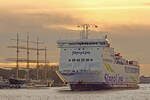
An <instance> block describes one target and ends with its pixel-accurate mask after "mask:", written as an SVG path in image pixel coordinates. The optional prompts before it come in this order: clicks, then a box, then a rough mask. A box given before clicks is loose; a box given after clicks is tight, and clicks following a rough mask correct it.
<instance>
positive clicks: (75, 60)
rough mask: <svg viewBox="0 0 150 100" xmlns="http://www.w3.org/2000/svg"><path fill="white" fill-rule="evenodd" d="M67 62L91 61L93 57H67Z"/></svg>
mask: <svg viewBox="0 0 150 100" xmlns="http://www.w3.org/2000/svg"><path fill="white" fill-rule="evenodd" d="M68 61H69V62H84V61H86V62H88V61H93V59H88V58H87V59H85V58H82V59H68Z"/></svg>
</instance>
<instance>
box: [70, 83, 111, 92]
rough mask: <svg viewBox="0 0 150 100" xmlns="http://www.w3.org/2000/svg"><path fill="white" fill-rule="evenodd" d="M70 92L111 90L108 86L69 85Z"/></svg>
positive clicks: (103, 84)
mask: <svg viewBox="0 0 150 100" xmlns="http://www.w3.org/2000/svg"><path fill="white" fill-rule="evenodd" d="M70 87H71V90H100V89H111V88H112V87H110V86H109V85H108V84H105V83H102V84H70Z"/></svg>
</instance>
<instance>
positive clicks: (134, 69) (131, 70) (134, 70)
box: [125, 67, 139, 73]
mask: <svg viewBox="0 0 150 100" xmlns="http://www.w3.org/2000/svg"><path fill="white" fill-rule="evenodd" d="M125 72H126V73H139V69H138V68H130V67H125Z"/></svg>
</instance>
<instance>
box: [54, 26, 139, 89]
mask: <svg viewBox="0 0 150 100" xmlns="http://www.w3.org/2000/svg"><path fill="white" fill-rule="evenodd" d="M81 27H83V32H82V38H81V39H77V40H58V41H57V45H58V48H60V61H59V64H60V66H59V73H60V74H61V75H62V77H63V78H64V79H65V81H66V82H67V83H68V84H69V85H70V88H71V90H99V89H111V88H138V81H139V80H138V78H139V64H138V62H137V61H131V60H127V59H125V58H123V57H122V56H121V54H120V53H116V52H115V50H114V48H113V47H112V46H111V44H110V41H109V40H108V39H107V35H106V36H105V38H100V39H88V29H89V27H90V25H89V24H84V25H82V26H81ZM95 27H97V26H95Z"/></svg>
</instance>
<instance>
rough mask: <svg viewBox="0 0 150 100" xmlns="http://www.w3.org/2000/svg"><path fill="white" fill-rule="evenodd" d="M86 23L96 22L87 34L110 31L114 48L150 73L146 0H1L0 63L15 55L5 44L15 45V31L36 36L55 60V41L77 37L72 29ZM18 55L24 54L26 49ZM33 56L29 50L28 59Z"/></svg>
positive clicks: (149, 20)
mask: <svg viewBox="0 0 150 100" xmlns="http://www.w3.org/2000/svg"><path fill="white" fill-rule="evenodd" d="M85 23H89V24H97V25H98V26H99V28H98V29H96V30H95V31H97V32H90V33H89V34H90V35H89V37H91V38H96V37H97V38H98V37H99V38H100V37H102V36H103V35H104V34H103V32H109V33H110V34H108V37H109V38H110V39H111V41H112V46H113V47H114V48H115V49H116V51H117V52H121V53H122V55H123V56H124V57H126V58H128V59H131V60H132V59H133V60H138V61H139V62H140V64H142V67H141V69H142V70H141V71H142V74H145V75H150V71H149V70H150V68H149V67H150V66H149V65H150V54H149V52H150V46H149V43H150V1H149V0H0V46H1V53H0V64H2V63H6V62H7V61H5V59H6V58H11V57H15V50H13V49H8V48H7V46H9V45H15V42H12V41H11V40H10V39H11V38H15V37H16V33H17V32H20V33H21V34H19V36H20V38H22V39H26V33H27V32H29V33H30V39H31V40H33V41H36V37H37V36H39V37H40V40H41V41H44V42H45V45H44V46H47V48H48V59H49V61H50V62H58V61H59V50H58V49H57V47H56V41H57V40H58V39H78V38H79V34H80V32H79V30H74V29H77V28H76V26H77V25H80V24H85ZM100 31H101V32H100ZM22 45H25V44H22ZM41 47H42V46H41ZM20 55H21V56H23V55H24V56H25V55H26V53H25V51H24V52H23V53H22V54H20ZM41 55H43V54H41ZM35 56H36V53H32V55H31V59H34V58H35ZM41 59H43V58H42V57H41Z"/></svg>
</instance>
